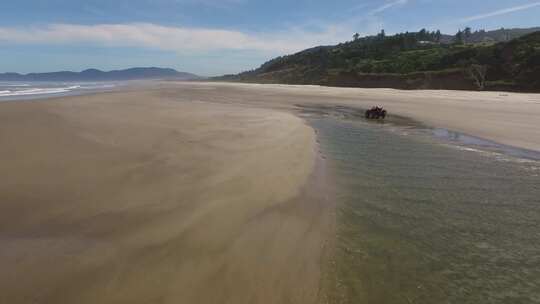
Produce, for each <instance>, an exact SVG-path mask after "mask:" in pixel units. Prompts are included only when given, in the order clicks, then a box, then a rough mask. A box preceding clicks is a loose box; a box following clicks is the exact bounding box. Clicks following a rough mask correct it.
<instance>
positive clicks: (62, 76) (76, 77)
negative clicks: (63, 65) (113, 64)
mask: <svg viewBox="0 0 540 304" xmlns="http://www.w3.org/2000/svg"><path fill="white" fill-rule="evenodd" d="M199 78H200V77H199V76H197V75H195V74H191V73H185V72H178V71H176V70H174V69H164V68H154V67H150V68H131V69H126V70H117V71H109V72H104V71H100V70H96V69H88V70H84V71H82V72H69V71H62V72H51V73H30V74H18V73H0V81H119V80H145V79H167V80H195V79H199Z"/></svg>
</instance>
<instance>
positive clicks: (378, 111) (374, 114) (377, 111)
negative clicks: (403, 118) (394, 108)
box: [366, 106, 387, 119]
mask: <svg viewBox="0 0 540 304" xmlns="http://www.w3.org/2000/svg"><path fill="white" fill-rule="evenodd" d="M386 115H387V112H386V110H385V109H384V108H383V107H379V106H374V107H372V108H371V109H369V110H366V119H385V118H386Z"/></svg>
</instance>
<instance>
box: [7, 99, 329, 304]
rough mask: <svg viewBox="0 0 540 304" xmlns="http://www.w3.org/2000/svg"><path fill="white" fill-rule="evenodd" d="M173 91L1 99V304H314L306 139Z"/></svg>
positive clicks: (273, 119)
mask: <svg viewBox="0 0 540 304" xmlns="http://www.w3.org/2000/svg"><path fill="white" fill-rule="evenodd" d="M168 93H169V92H167V91H162V90H142V91H136V92H119V93H105V94H96V95H91V96H79V97H65V98H60V99H51V100H44V101H36V102H20V101H17V102H5V103H1V104H0V143H1V146H0V159H1V162H0V172H1V180H2V183H1V184H0V269H2V271H1V272H0V290H1V291H2V292H1V293H0V303H55V304H59V303H314V302H317V300H318V299H319V289H320V268H321V267H320V266H321V260H322V255H323V246H324V243H325V240H326V239H327V237H328V232H329V227H330V224H331V223H330V220H331V218H330V217H329V214H330V213H331V212H330V211H329V209H330V208H331V207H330V205H329V204H328V202H327V201H325V200H321V197H323V196H322V195H320V194H321V193H320V192H318V191H311V190H310V191H307V190H306V189H308V188H309V189H321V190H320V191H323V190H322V187H323V186H324V181H323V180H321V179H320V177H321V176H322V175H321V174H315V173H314V172H318V171H319V170H321V169H320V168H322V165H321V164H320V160H319V161H318V160H317V155H316V151H315V145H314V144H315V134H314V132H313V130H312V129H311V128H309V127H308V126H307V125H305V123H304V122H303V121H302V120H301V119H299V118H297V117H295V116H294V115H292V114H290V113H285V112H280V111H275V110H269V109H261V108H253V107H250V108H248V107H240V106H237V105H229V104H223V103H222V104H215V103H207V102H203V101H201V100H204V97H201V98H197V99H195V98H193V99H192V98H183V97H182V96H181V93H177V95H175V94H172V95H170V94H168ZM317 168H319V169H317ZM315 176H319V178H315Z"/></svg>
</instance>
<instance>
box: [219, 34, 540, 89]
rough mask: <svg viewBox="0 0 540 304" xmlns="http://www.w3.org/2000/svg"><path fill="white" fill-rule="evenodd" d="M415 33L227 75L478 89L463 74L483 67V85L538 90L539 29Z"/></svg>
mask: <svg viewBox="0 0 540 304" xmlns="http://www.w3.org/2000/svg"><path fill="white" fill-rule="evenodd" d="M414 35H415V33H410V34H401V35H395V36H390V37H384V38H381V37H366V38H362V39H359V40H358V41H352V42H347V43H343V44H339V45H336V46H328V47H317V48H313V49H309V50H305V51H302V52H299V53H297V54H294V55H290V56H284V57H279V58H276V59H273V60H271V61H269V62H267V63H265V64H263V65H262V66H261V67H260V68H258V69H256V70H254V71H249V72H244V73H241V74H239V75H234V76H227V77H225V79H227V80H239V81H251V82H271V83H288V84H321V85H332V86H358V87H395V88H403V89H418V88H433V89H478V87H477V86H476V84H475V82H474V80H473V79H472V78H471V76H470V75H469V73H468V70H469V69H470V67H471V66H472V65H481V66H486V67H487V73H486V78H487V82H486V89H494V90H497V89H504V90H517V91H540V32H535V33H532V34H529V35H526V36H523V37H521V38H518V39H515V40H512V41H510V42H504V43H497V44H465V45H456V44H454V45H445V44H428V45H422V44H420V43H418V39H417V38H415V36H414Z"/></svg>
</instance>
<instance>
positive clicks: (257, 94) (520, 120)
mask: <svg viewBox="0 0 540 304" xmlns="http://www.w3.org/2000/svg"><path fill="white" fill-rule="evenodd" d="M176 87H177V88H181V90H182V94H185V95H189V94H198V95H201V96H205V98H206V99H207V100H216V99H219V96H223V100H225V101H229V102H242V103H244V104H250V105H253V104H257V105H260V106H264V107H274V108H278V109H288V110H290V109H292V108H294V106H295V105H322V106H332V105H341V106H348V107H356V108H360V109H366V108H369V107H372V106H374V105H381V106H384V107H385V108H387V109H388V110H389V112H390V114H394V115H400V116H405V117H408V118H412V119H415V120H417V121H418V122H421V123H423V124H426V125H427V126H429V127H437V128H445V129H449V130H452V131H456V132H461V133H464V134H468V135H471V136H477V137H480V138H483V139H487V140H491V141H494V142H496V143H499V144H504V145H509V146H513V147H517V148H524V149H530V150H534V151H540V120H539V117H540V94H528V93H510V92H473V91H445V90H413V91H405V90H394V89H362V88H334V87H321V86H294V85H290V86H289V85H268V84H265V85H260V84H236V83H194V84H190V83H187V84H182V83H179V84H177V85H176ZM195 92H197V93H195ZM217 92H219V95H216V94H215V93H217Z"/></svg>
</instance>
